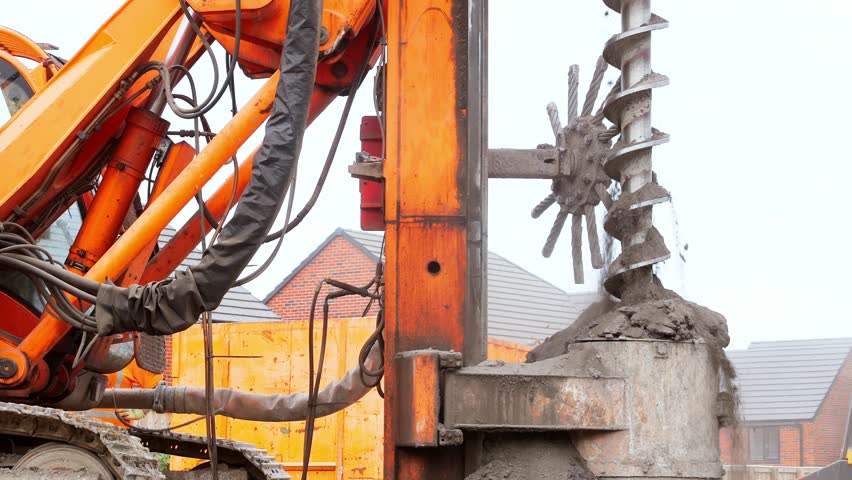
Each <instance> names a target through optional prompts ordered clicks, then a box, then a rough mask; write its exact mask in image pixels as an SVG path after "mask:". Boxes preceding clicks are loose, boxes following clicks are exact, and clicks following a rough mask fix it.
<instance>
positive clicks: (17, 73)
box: [0, 56, 35, 124]
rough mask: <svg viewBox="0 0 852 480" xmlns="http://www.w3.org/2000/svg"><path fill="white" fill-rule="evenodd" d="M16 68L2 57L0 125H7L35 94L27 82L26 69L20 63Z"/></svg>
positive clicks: (0, 70) (0, 64)
mask: <svg viewBox="0 0 852 480" xmlns="http://www.w3.org/2000/svg"><path fill="white" fill-rule="evenodd" d="M15 63H18V65H17V66H16V65H15V64H13V63H12V62H11V61H9V60H8V59H7V58H4V56H0V93H2V95H3V103H2V105H0V124H3V123H6V122H7V121H8V120H9V119H10V118H12V115H14V114H15V112H17V111H18V110H20V109H21V107H23V106H24V104H25V103H27V102H28V101H29V99H30V98H32V96H33V94H34V93H35V92H34V90H33V87H32V86H31V85H30V84H29V82H27V74H26V73H25V72H26V70H25V71H21V69H20V68H25V67H24V66H23V65H21V64H20V63H19V62H15Z"/></svg>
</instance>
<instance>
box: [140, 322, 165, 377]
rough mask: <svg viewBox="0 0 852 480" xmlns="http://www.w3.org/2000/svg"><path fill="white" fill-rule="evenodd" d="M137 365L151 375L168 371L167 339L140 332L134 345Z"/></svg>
mask: <svg viewBox="0 0 852 480" xmlns="http://www.w3.org/2000/svg"><path fill="white" fill-rule="evenodd" d="M133 348H134V356H135V357H136V363H137V364H138V365H139V366H140V367H142V368H143V369H145V370H147V371H149V372H151V373H163V372H165V371H166V337H165V336H162V335H160V336H154V335H148V334H147V333H145V332H139V333H138V334H137V336H136V338H135V339H134V343H133Z"/></svg>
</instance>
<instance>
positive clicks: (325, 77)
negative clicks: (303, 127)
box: [140, 19, 380, 283]
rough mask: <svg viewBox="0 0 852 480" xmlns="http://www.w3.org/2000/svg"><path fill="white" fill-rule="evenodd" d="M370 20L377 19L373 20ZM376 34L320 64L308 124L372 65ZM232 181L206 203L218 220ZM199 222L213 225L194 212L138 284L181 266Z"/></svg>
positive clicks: (368, 32) (243, 170)
mask: <svg viewBox="0 0 852 480" xmlns="http://www.w3.org/2000/svg"><path fill="white" fill-rule="evenodd" d="M373 21H374V22H376V19H374V20H373ZM379 33H380V30H379V29H378V28H376V24H375V23H373V24H371V26H368V27H367V28H365V29H363V30H362V32H361V33H360V34H358V36H357V37H356V38H355V39H354V40H353V41H352V43H351V44H350V46H349V48H347V50H346V55H344V56H343V57H342V58H340V59H339V60H337V61H336V62H335V63H334V64H329V63H321V64H320V65H319V66H318V67H317V80H316V82H317V85H316V87H315V88H314V91H313V94H312V96H311V105H310V110H309V111H308V120H307V123H308V125H310V124H311V123H313V121H314V120H315V119H316V118H317V117H318V116H319V115H320V113H322V112H323V111H324V110H325V109H326V108H327V107H328V106H329V105H330V104H331V102H332V101H334V99H335V98H337V96H338V95H339V94H340V92H341V91H344V90H347V89H348V88H349V87H350V86H351V85H352V83H353V82H354V81H355V79H356V77H357V75H358V73H359V72H358V71H359V69H360V65H361V64H362V63H363V62H364V60H365V59H367V60H368V61H369V62H370V64H371V65H372V64H374V63H375V62H376V60H377V54H378V52H379V49H378V48H375V38H376V37H375V35H378V34H379ZM334 65H345V66H346V73H345V74H343V75H340V74H335V73H334V72H335V71H336V70H335V68H334ZM253 155H254V154H252V156H253ZM252 156H250V157H249V158H247V159H245V160H243V161H242V162H241V163H240V167H239V178H238V181H239V182H238V185H237V192H236V194H235V196H236V197H237V198H239V196H240V195H242V192H243V190H244V189H245V186H246V185H247V183H248V181H249V179H250V177H251V159H252V158H251V157H252ZM233 181H234V178H233V174H231V175H230V176H229V177H228V178H227V179H226V180H225V181H224V182H223V183H222V186H221V187H220V188H219V189H218V190H217V191H216V192H215V193H214V194H213V196H211V197H210V199H209V200H207V202H206V205H207V209H208V210H210V213H211V214H212V216H213V217H214V218H215V219H216V220H217V221H220V220H221V219H222V218H224V216H225V214H226V212H225V207H226V206H227V203H228V200H229V199H230V197H231V194H232V192H231V190H232V187H231V185H233ZM200 221H203V222H204V228H205V230H209V229H210V228H212V225H211V224H210V223H209V222H208V221H207V219H205V218H203V216H199V214H195V215H194V216H193V217H192V218H190V219H189V220H188V221H187V222H186V223H185V224H184V225H183V227H181V228H180V230H178V232H177V233H176V234H175V235H174V237H173V238H172V240H170V241H169V243H167V244H166V245H165V246H164V247H163V248H162V249H161V250H160V251H159V252H158V253H157V255H156V256H155V257H154V258H153V259H152V260H151V262H150V263H149V264H148V267H147V268H146V270H145V272H144V273H143V275H142V277H141V278H140V283H147V282H150V281H156V280H161V279H163V278H165V277H166V276H168V275H170V274H171V273H172V272H173V271H174V270H175V268H177V267H178V266H179V265H180V263H181V262H182V261H183V259H184V258H186V256H187V255H188V254H189V252H191V251H192V249H194V248H195V247H196V246H198V243H199V242H200V241H201V225H200V223H199V222H200Z"/></svg>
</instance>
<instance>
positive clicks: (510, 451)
mask: <svg viewBox="0 0 852 480" xmlns="http://www.w3.org/2000/svg"><path fill="white" fill-rule="evenodd" d="M483 460H484V462H483V463H484V465H483V466H482V468H480V469H479V470H477V471H476V472H474V473H472V474H471V475H468V477H467V479H466V480H594V479H595V476H594V475H593V474H592V473H591V472H590V471H589V470H588V468H586V466H585V463H584V462H583V458H582V457H581V456H580V455H579V454H578V453H577V451H576V449H574V446H573V445H572V444H571V440H570V437H569V436H568V435H567V434H555V433H553V434H543V433H540V434H529V433H504V434H501V435H490V436H487V437H486V438H485V440H484V442H483Z"/></svg>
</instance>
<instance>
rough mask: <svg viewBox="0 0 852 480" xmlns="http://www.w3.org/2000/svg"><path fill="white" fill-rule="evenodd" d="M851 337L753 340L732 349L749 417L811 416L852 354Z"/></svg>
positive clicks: (745, 416) (771, 419) (742, 404)
mask: <svg viewBox="0 0 852 480" xmlns="http://www.w3.org/2000/svg"><path fill="white" fill-rule="evenodd" d="M850 348H852V338H835V339H824V340H795V341H781V342H753V343H752V344H751V345H749V347H748V349H747V350H732V351H728V352H727V353H728V357H729V358H730V359H731V362H732V363H733V364H734V368H736V371H737V381H736V383H737V385H738V387H739V392H740V415H741V416H742V418H743V420H745V421H746V422H774V421H790V420H810V419H812V418H813V417H814V416H815V415H816V414H817V411H818V410H819V407H820V405H821V404H822V401H823V399H824V398H825V396H826V395H827V394H828V391H829V389H830V388H831V385H832V383H833V382H834V379H835V377H836V376H837V374H838V372H839V371H840V368H841V367H842V366H843V365H844V362H847V361H850V362H852V357H850Z"/></svg>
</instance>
